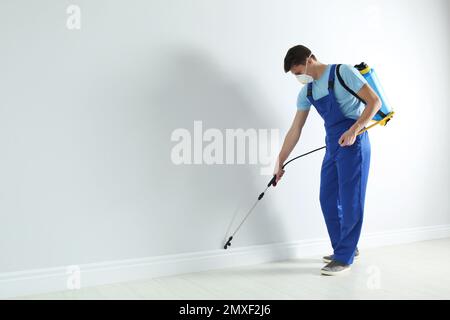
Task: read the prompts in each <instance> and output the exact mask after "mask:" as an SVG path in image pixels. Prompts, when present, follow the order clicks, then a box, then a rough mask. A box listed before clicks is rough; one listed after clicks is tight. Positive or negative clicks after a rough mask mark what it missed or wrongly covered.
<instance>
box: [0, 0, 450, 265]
mask: <svg viewBox="0 0 450 320" xmlns="http://www.w3.org/2000/svg"><path fill="white" fill-rule="evenodd" d="M69 4H76V5H78V6H80V8H81V19H82V20H81V30H77V31H69V30H68V29H67V28H66V19H67V14H66V8H67V6H68V5H69ZM0 21H1V22H0V23H1V27H0V39H2V41H0V70H1V73H0V74H1V75H0V150H1V157H0V215H1V216H0V217H1V222H0V252H1V258H0V272H3V273H5V272H12V271H20V270H30V269H38V268H48V267H53V266H65V265H72V264H85V263H92V262H100V261H109V260H122V259H129V258H140V257H152V256H159V255H168V254H177V253H189V252H201V251H204V250H214V249H218V248H221V247H222V246H223V241H224V238H225V233H226V231H227V229H228V227H229V225H230V222H231V219H232V218H233V216H234V214H235V213H236V214H237V215H238V216H237V218H236V219H237V220H240V219H241V218H242V215H243V214H244V213H245V211H246V209H248V208H249V206H250V205H251V204H252V203H253V201H254V200H255V198H256V196H257V195H258V194H259V192H260V191H262V189H263V188H264V185H265V183H267V181H268V180H269V179H270V177H268V176H261V175H260V166H258V165H221V166H220V165H212V166H207V165H191V166H188V165H181V166H176V165H174V164H173V163H172V162H171V159H170V152H171V149H172V147H173V146H174V144H175V143H174V142H172V141H171V140H170V135H171V133H172V132H173V130H175V129H177V128H187V129H189V130H191V131H192V130H193V122H194V120H202V121H203V125H204V127H205V129H206V128H218V129H221V130H224V129H226V128H256V129H259V128H263V129H264V128H266V129H270V128H278V129H280V130H281V134H282V135H283V136H284V133H285V132H286V130H287V129H288V128H289V125H290V122H291V120H292V117H293V115H294V113H295V110H296V107H295V101H296V96H297V92H298V90H299V89H300V87H299V85H298V83H297V82H296V81H295V79H294V78H293V77H292V76H291V75H290V74H285V73H284V71H283V69H282V63H283V58H284V55H285V53H286V51H287V49H289V48H290V47H291V46H293V45H296V44H304V45H307V46H309V47H310V48H311V49H312V50H313V51H314V53H315V54H316V56H317V57H318V58H319V59H320V60H321V61H322V62H325V63H350V64H355V63H359V62H361V61H366V62H368V63H369V64H370V65H372V66H374V67H375V68H376V70H377V73H378V75H379V77H380V79H381V81H382V83H383V85H384V89H385V91H386V92H387V94H388V98H389V100H390V102H391V104H392V105H393V107H394V109H395V111H396V116H395V118H394V119H393V120H392V121H391V122H390V123H389V124H388V126H387V127H377V128H375V129H372V130H371V132H370V139H371V143H372V163H371V172H370V177H369V185H368V190H367V200H366V216H365V225H364V233H371V232H380V231H388V230H397V229H402V228H414V227H421V226H437V225H447V224H450V212H449V209H450V208H449V197H448V194H449V191H450V190H449V180H450V179H449V178H450V171H449V168H448V160H449V142H448V137H449V133H450V132H449V128H448V126H447V119H449V115H450V112H449V104H448V101H449V100H450V95H449V90H448V89H449V83H450V81H449V74H450V73H449V71H450V68H449V61H448V57H449V55H450V52H449V35H448V30H449V22H448V21H449V3H448V1H446V0H442V1H439V0H431V1H430V0H427V1H425V0H422V1H419V0H415V1H411V0H408V1H406V0H404V1H388V0H384V1H380V0H374V1H369V0H364V1H293V0H292V1H290V0H289V1H288V0H283V1H268V0H267V1H261V0H246V1H237V0H232V1H207V0H204V1H200V0H192V1H182V0H171V1H144V0H142V1H140V0H134V1H124V0H122V1H119V0H115V1H112V0H108V1H107V0H101V1H100V0H96V1H83V0H73V1H56V0H46V1H23V0H22V1H17V0H14V1H13V0H2V1H1V2H0ZM281 138H282V137H281ZM323 144H324V130H323V124H322V120H321V119H320V117H319V116H318V114H317V113H316V111H315V110H314V109H312V112H311V113H310V117H309V119H308V122H307V124H306V127H305V129H304V131H303V134H302V138H301V141H300V142H299V144H298V146H297V147H296V149H295V150H294V152H293V154H292V155H296V154H299V153H303V152H306V151H309V150H311V149H314V148H317V147H320V146H322V145H323ZM277 152H278V150H276V152H274V156H275V155H276V153H277ZM322 158H323V152H322V151H320V152H317V153H314V154H312V155H310V156H308V157H305V158H303V159H301V160H298V161H297V162H296V163H295V164H293V165H290V167H288V168H287V171H286V175H285V176H284V178H283V180H282V182H281V183H280V185H279V186H277V188H276V189H275V190H272V189H271V190H269V192H268V193H267V195H266V198H264V200H263V201H262V202H261V203H260V206H259V207H258V208H257V209H256V211H255V212H254V213H253V215H252V216H251V217H250V218H249V219H248V220H247V222H246V224H245V225H244V226H243V227H242V229H241V230H240V233H239V234H238V236H236V239H235V240H234V242H233V248H234V247H244V246H249V245H255V244H267V243H278V242H286V241H295V240H301V239H310V238H323V237H326V235H327V234H326V229H325V225H324V222H323V218H322V214H321V211H320V206H319V201H318V199H319V198H318V191H319V174H320V165H321V161H322ZM236 222H238V221H235V223H236Z"/></svg>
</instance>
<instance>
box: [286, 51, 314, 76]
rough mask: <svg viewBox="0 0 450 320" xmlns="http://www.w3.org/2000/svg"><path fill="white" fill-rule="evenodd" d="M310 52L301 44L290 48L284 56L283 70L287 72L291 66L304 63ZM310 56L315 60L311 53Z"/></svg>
mask: <svg viewBox="0 0 450 320" xmlns="http://www.w3.org/2000/svg"><path fill="white" fill-rule="evenodd" d="M310 54H311V50H309V49H308V48H307V47H305V46H302V45H298V46H295V47H292V48H290V49H289V50H288V52H287V53H286V57H285V58H284V72H289V70H291V68H292V67H293V66H296V65H299V64H306V59H307V58H308V57H309V55H310ZM311 58H313V59H314V60H317V59H316V56H315V55H312V56H311Z"/></svg>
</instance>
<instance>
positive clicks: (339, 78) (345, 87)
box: [336, 64, 390, 120]
mask: <svg viewBox="0 0 450 320" xmlns="http://www.w3.org/2000/svg"><path fill="white" fill-rule="evenodd" d="M340 68H341V64H338V65H337V68H336V75H337V77H338V80H339V83H340V84H341V85H342V86H343V87H344V89H345V90H347V91H348V92H350V93H351V94H352V95H353V96H354V97H355V98H356V99H358V100H359V101H361V102H362V103H364V104H367V102H366V101H365V100H364V99H361V98H360V97H359V96H358V95H357V94H356V93H355V91H353V90H352V89H350V88H349V87H348V86H347V85H346V84H345V82H344V79H342V77H341V74H340V73H339V69H340ZM377 114H378V115H379V116H381V117H382V118H385V117H386V114H385V113H384V112H382V111H381V110H378V112H377ZM389 120H390V119H389Z"/></svg>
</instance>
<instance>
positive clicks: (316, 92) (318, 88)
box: [297, 64, 367, 120]
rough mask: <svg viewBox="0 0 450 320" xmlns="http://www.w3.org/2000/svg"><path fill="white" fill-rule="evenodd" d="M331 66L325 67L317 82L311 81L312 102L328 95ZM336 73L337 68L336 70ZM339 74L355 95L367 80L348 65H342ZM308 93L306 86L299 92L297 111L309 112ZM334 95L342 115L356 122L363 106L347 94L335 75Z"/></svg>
mask: <svg viewBox="0 0 450 320" xmlns="http://www.w3.org/2000/svg"><path fill="white" fill-rule="evenodd" d="M330 69H331V65H330V64H329V65H327V67H326V69H325V71H324V72H323V74H322V75H321V76H320V78H319V79H318V80H314V81H313V85H312V88H313V89H312V95H313V98H314V100H318V99H320V98H322V97H324V96H326V95H327V94H328V76H329V75H330ZM336 71H337V68H336ZM339 74H340V75H341V77H342V79H343V80H344V82H345V84H346V85H347V86H348V87H349V88H350V89H352V90H353V91H354V92H355V93H358V91H359V90H360V89H361V88H362V86H363V85H364V84H365V83H367V80H366V79H364V77H363V76H362V75H361V74H360V73H359V71H358V70H357V69H356V68H354V67H352V66H351V65H349V64H342V65H341V67H340V69H339ZM307 91H308V85H304V86H303V88H302V89H301V90H300V92H299V94H298V97H297V109H298V110H309V108H311V102H310V101H309V100H308V98H307V97H306V93H307ZM334 95H335V96H336V100H337V102H338V103H339V105H340V107H341V111H342V113H343V114H344V115H345V116H346V117H347V118H351V119H355V120H357V119H358V118H359V117H360V116H361V113H362V112H363V111H364V107H365V106H364V104H363V103H362V102H360V101H359V100H358V99H356V97H354V96H353V95H352V94H351V93H350V92H348V91H347V90H346V89H345V88H344V87H343V86H342V85H341V83H340V82H339V80H338V78H337V75H336V76H335V80H334Z"/></svg>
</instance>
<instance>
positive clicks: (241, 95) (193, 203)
mask: <svg viewBox="0 0 450 320" xmlns="http://www.w3.org/2000/svg"><path fill="white" fill-rule="evenodd" d="M159 62H161V63H158V66H157V68H156V69H155V68H153V69H152V72H155V73H156V74H157V75H158V77H159V78H158V85H156V86H155V87H153V88H152V89H151V90H152V93H151V95H152V96H151V100H152V106H151V108H152V110H153V111H152V113H154V117H155V118H154V119H152V124H153V125H152V135H153V145H152V149H153V152H154V154H155V159H156V163H155V166H154V167H155V171H154V172H153V173H154V177H152V181H158V184H157V191H155V192H157V193H158V196H157V197H155V199H157V201H158V202H159V204H158V212H159V214H160V215H162V217H161V218H162V219H160V218H159V217H158V218H157V217H155V219H157V220H158V221H153V223H158V224H159V225H160V227H161V228H163V229H164V230H165V231H164V233H159V235H160V236H161V235H162V234H163V235H164V236H163V238H160V239H155V241H156V242H158V243H160V245H162V246H164V247H166V254H167V251H171V252H173V253H179V252H180V251H183V252H194V251H203V250H214V249H219V248H223V245H224V243H225V239H226V238H227V237H228V236H229V235H230V234H231V233H232V232H233V231H234V230H235V229H236V227H237V226H238V225H239V223H240V222H241V221H242V219H243V218H244V216H245V214H246V213H247V210H248V209H249V208H250V207H251V205H252V204H253V203H254V201H256V198H257V196H258V194H259V193H260V192H261V191H262V190H263V189H264V187H265V184H267V182H268V181H269V180H270V176H260V175H259V172H260V168H261V166H260V165H250V164H248V158H247V157H246V159H247V161H246V163H247V164H232V165H229V164H228V165H225V164H221V165H220V164H214V165H207V164H191V165H185V164H181V165H175V164H173V163H172V161H171V158H170V155H171V149H172V147H173V146H174V145H176V144H177V142H176V141H171V140H170V137H171V134H172V132H173V130H175V129H177V128H186V129H188V130H189V131H190V132H191V136H192V140H193V136H194V134H193V131H194V129H193V127H194V121H197V120H201V121H202V123H203V132H204V131H205V130H207V129H208V128H217V129H219V130H220V131H221V132H222V134H223V136H224V141H223V143H224V146H225V129H227V128H229V129H237V128H243V129H244V130H246V129H249V128H254V129H256V130H257V129H261V128H263V129H269V130H270V129H271V128H274V126H273V123H271V122H270V115H266V116H265V117H263V116H262V115H261V114H260V113H256V112H254V110H257V109H258V108H257V107H258V106H261V104H264V101H257V100H256V99H254V98H249V96H250V95H251V93H248V92H245V83H244V81H243V80H241V81H239V78H238V76H236V73H234V74H233V71H231V72H228V74H233V76H227V73H226V72H224V71H223V70H221V68H220V67H219V65H218V63H216V62H215V61H213V60H212V59H211V57H209V56H208V55H207V54H206V53H203V52H201V51H199V50H196V49H192V48H186V47H179V48H172V50H170V52H167V53H164V54H163V56H162V57H161V59H159ZM208 143H209V142H204V143H203V147H205V145H207V144H208ZM192 149H193V145H192ZM277 153H278V150H275V154H277ZM225 154H226V152H225V150H224V159H225ZM192 158H193V157H192ZM264 200H265V199H264ZM264 200H262V201H261V202H264ZM275 211H276V208H274V207H272V206H270V203H269V202H268V203H266V204H265V205H261V204H259V206H258V207H257V208H256V209H255V210H254V211H253V213H252V214H251V215H250V217H249V218H248V219H247V220H246V222H245V223H244V225H243V226H242V227H241V229H240V230H239V232H238V234H237V235H236V237H235V240H233V245H232V246H231V248H235V247H238V246H246V245H256V244H261V243H270V242H274V241H275V242H278V241H283V238H282V237H283V236H284V230H283V225H282V222H281V221H280V220H279V215H277V214H276V212H275ZM153 214H156V213H153ZM235 214H236V217H235V220H234V222H233V224H232V225H231V226H230V223H231V220H232V219H233V216H234V215H235ZM162 221H163V222H164V223H163V224H162V223H161V222H162ZM227 230H229V233H228V234H226V233H227Z"/></svg>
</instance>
